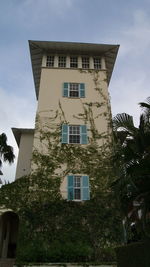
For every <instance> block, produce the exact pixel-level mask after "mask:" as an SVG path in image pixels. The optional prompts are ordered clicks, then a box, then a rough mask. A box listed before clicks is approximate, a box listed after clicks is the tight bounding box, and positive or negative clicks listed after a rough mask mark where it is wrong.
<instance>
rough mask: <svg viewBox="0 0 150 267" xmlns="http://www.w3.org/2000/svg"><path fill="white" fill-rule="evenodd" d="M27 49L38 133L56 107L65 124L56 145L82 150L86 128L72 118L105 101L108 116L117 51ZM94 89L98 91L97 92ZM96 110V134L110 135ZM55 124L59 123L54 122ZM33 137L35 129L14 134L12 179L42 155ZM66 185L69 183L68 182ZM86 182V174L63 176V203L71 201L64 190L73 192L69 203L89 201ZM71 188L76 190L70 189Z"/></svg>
mask: <svg viewBox="0 0 150 267" xmlns="http://www.w3.org/2000/svg"><path fill="white" fill-rule="evenodd" d="M29 47H30V54H31V62H32V70H33V78H34V84H35V92H36V97H37V100H38V107H37V117H40V121H41V123H42V127H44V123H46V122H48V120H49V117H50V116H54V114H55V112H56V110H58V108H59V105H60V104H61V108H62V110H63V113H64V114H65V120H66V122H67V123H65V122H63V125H62V138H61V137H60V139H61V141H60V142H62V143H68V144H81V145H86V144H87V143H88V142H90V135H91V133H90V127H91V126H90V124H89V121H88V119H87V121H85V120H79V119H78V118H77V117H78V114H81V113H83V105H84V104H86V103H98V102H99V103H100V101H104V99H102V98H105V103H104V104H103V107H102V110H103V112H109V111H108V109H109V108H110V104H109V95H108V85H109V82H110V79H111V75H112V71H113V67H114V63H115V60H116V56H117V52H118V48H119V46H118V45H107V44H86V43H71V42H70V43H69V42H48V41H46V42H45V41H29ZM97 87H99V88H98V89H99V90H96V89H97ZM99 93H100V94H101V95H100V94H99ZM98 110H99V108H94V109H93V113H94V115H93V116H94V117H95V118H96V119H95V122H94V123H95V125H96V127H97V130H98V132H99V133H103V132H105V133H106V134H108V135H109V134H110V131H111V129H108V121H107V119H106V116H99V114H98V112H99V111H98ZM55 123H56V124H57V123H60V122H59V121H58V119H57V118H56V119H55ZM38 132H39V128H38V127H36V129H35V130H34V129H18V128H13V133H14V136H15V138H16V141H17V144H18V146H19V157H18V164H17V170H16V179H18V178H20V177H22V176H23V175H27V174H29V173H30V171H31V168H32V166H31V165H32V163H31V159H32V152H33V148H34V149H35V148H36V149H39V150H40V151H43V147H42V145H41V143H40V141H39V139H38V138H36V137H37V135H38ZM67 179H70V181H69V180H68V182H67ZM88 179H89V178H88V176H87V175H86V174H82V175H77V176H73V175H70V177H69V176H68V178H66V179H64V181H63V183H62V185H61V193H62V195H63V197H64V198H68V199H70V197H69V193H68V190H70V191H72V190H73V192H74V193H72V194H73V195H74V196H73V197H72V198H73V199H75V198H76V199H81V200H84V199H89V192H88V190H89V189H88V188H87V187H88V186H89V182H88ZM82 180H83V181H82ZM67 184H70V186H71V188H70V189H68V185H67ZM72 184H74V186H75V187H76V188H73V189H72V187H74V186H73V185H72ZM81 184H85V188H83V190H80V187H81ZM80 191H83V192H82V193H81V192H80ZM75 192H76V193H75ZM81 195H82V196H81Z"/></svg>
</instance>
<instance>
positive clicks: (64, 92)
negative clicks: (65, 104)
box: [63, 83, 69, 97]
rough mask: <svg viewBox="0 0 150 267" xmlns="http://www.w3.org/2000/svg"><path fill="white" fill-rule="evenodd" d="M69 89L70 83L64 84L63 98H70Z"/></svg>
mask: <svg viewBox="0 0 150 267" xmlns="http://www.w3.org/2000/svg"><path fill="white" fill-rule="evenodd" d="M68 88H69V83H64V84H63V96H64V97H68Z"/></svg>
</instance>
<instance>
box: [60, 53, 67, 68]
mask: <svg viewBox="0 0 150 267" xmlns="http://www.w3.org/2000/svg"><path fill="white" fill-rule="evenodd" d="M58 67H60V68H65V67H66V57H65V56H59V59H58Z"/></svg>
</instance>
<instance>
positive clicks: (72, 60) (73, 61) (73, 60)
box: [70, 57, 78, 68]
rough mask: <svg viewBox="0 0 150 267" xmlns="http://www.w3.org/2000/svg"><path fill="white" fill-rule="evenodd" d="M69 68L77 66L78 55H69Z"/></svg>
mask: <svg viewBox="0 0 150 267" xmlns="http://www.w3.org/2000/svg"><path fill="white" fill-rule="evenodd" d="M70 68H78V57H70Z"/></svg>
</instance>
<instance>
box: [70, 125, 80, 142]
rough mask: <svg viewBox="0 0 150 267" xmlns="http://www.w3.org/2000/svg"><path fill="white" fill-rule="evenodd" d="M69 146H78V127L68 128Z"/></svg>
mask: <svg viewBox="0 0 150 267" xmlns="http://www.w3.org/2000/svg"><path fill="white" fill-rule="evenodd" d="M69 144H80V126H77V125H76V126H75V125H74V126H69Z"/></svg>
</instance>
